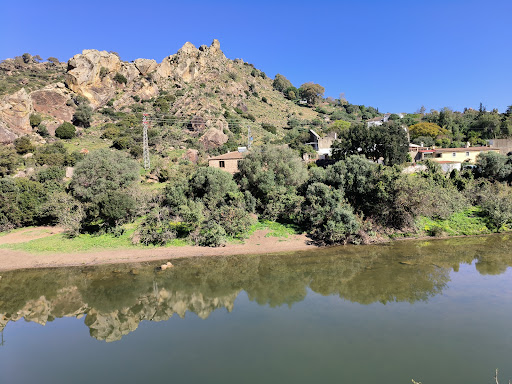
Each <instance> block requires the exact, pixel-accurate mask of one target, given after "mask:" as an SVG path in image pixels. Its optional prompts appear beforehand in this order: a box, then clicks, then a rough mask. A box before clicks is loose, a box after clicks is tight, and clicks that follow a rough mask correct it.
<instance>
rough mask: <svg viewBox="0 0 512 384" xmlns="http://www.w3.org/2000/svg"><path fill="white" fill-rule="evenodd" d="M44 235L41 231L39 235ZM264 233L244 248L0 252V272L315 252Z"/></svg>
mask: <svg viewBox="0 0 512 384" xmlns="http://www.w3.org/2000/svg"><path fill="white" fill-rule="evenodd" d="M58 231H59V230H58V229H55V228H49V229H48V231H46V232H47V234H46V235H45V234H41V231H40V230H39V231H32V235H31V233H30V232H28V233H24V232H14V233H12V234H7V235H5V236H2V237H0V244H12V243H19V242H23V241H29V240H33V239H35V238H41V237H44V236H51V235H52V234H55V233H58ZM43 232H45V231H43ZM267 233H268V230H261V231H256V232H255V233H254V234H253V235H252V236H251V237H250V238H249V239H247V240H246V241H245V243H244V244H228V245H226V246H225V247H218V248H210V247H197V246H184V247H172V248H164V247H162V248H152V249H135V248H129V249H117V250H101V251H90V252H74V253H55V254H34V253H28V252H23V251H14V250H10V249H0V271H8V270H15V269H25V268H50V267H68V266H84V265H98V264H118V263H138V262H144V261H157V260H162V261H164V260H169V259H175V258H182V257H196V256H222V255H249V254H252V255H254V254H264V253H277V252H294V251H302V250H308V249H318V247H317V246H315V245H312V244H309V239H308V238H307V237H306V236H305V235H292V236H289V237H288V238H277V237H265V235H266V234H267Z"/></svg>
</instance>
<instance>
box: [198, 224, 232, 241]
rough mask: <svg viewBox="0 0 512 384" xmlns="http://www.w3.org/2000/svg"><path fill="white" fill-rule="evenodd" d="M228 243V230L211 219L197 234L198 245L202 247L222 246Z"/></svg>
mask: <svg viewBox="0 0 512 384" xmlns="http://www.w3.org/2000/svg"><path fill="white" fill-rule="evenodd" d="M225 243H226V231H225V230H224V228H222V226H221V225H220V224H218V223H216V222H213V221H210V222H209V223H208V224H206V225H205V226H204V227H203V228H202V229H201V231H200V232H199V235H198V236H197V245H200V246H202V247H220V246H221V245H224V244H225Z"/></svg>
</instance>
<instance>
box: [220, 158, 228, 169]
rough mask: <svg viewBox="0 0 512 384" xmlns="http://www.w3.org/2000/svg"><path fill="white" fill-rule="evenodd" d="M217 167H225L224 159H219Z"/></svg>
mask: <svg viewBox="0 0 512 384" xmlns="http://www.w3.org/2000/svg"><path fill="white" fill-rule="evenodd" d="M219 167H220V168H226V164H225V163H224V161H222V160H221V161H219Z"/></svg>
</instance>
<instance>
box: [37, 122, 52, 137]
mask: <svg viewBox="0 0 512 384" xmlns="http://www.w3.org/2000/svg"><path fill="white" fill-rule="evenodd" d="M36 132H37V134H38V135H39V136H41V137H48V136H50V132H48V129H47V128H46V125H43V124H39V126H38V127H37V131H36Z"/></svg>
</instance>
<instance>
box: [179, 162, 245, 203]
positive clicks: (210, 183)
mask: <svg viewBox="0 0 512 384" xmlns="http://www.w3.org/2000/svg"><path fill="white" fill-rule="evenodd" d="M237 192H238V186H237V185H236V183H235V181H234V180H233V177H232V176H231V174H229V173H227V172H225V171H222V170H221V169H219V168H211V167H204V168H199V169H198V170H197V171H196V172H195V173H194V174H193V175H192V177H191V178H190V181H189V196H190V198H192V199H194V200H200V201H201V202H203V204H204V205H205V206H206V207H207V208H209V209H211V210H213V209H215V208H216V207H220V206H221V205H223V203H225V202H226V199H227V198H228V196H229V194H236V193H237Z"/></svg>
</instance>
